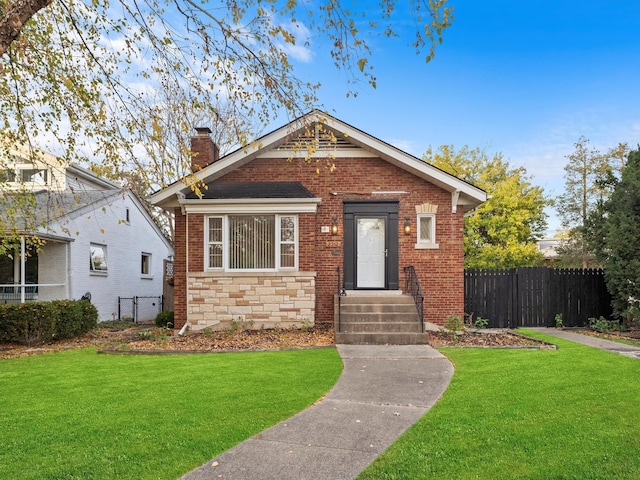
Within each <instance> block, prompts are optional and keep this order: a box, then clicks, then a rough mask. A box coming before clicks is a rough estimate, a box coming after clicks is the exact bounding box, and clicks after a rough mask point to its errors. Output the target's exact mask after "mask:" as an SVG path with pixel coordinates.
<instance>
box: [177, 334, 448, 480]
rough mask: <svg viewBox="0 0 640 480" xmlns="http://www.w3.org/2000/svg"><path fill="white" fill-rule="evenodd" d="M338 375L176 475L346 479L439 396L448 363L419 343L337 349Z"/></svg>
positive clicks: (445, 383) (197, 478)
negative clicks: (311, 397)
mask: <svg viewBox="0 0 640 480" xmlns="http://www.w3.org/2000/svg"><path fill="white" fill-rule="evenodd" d="M337 348H338V352H339V353H340V356H341V357H342V361H343V363H344V370H343V372H342V375H341V377H340V379H339V380H338V382H337V383H336V385H335V386H334V387H333V389H332V390H331V391H330V392H329V394H328V395H327V396H326V397H325V398H324V399H323V400H322V401H320V402H319V403H317V404H315V405H313V406H312V407H310V408H308V409H306V410H304V411H303V412H301V413H299V414H297V415H295V416H294V417H292V418H290V419H288V420H285V421H284V422H281V423H279V424H277V425H275V426H273V427H271V428H269V429H268V430H265V431H264V432H262V433H261V434H258V435H256V436H255V437H253V438H250V439H249V440H246V441H244V442H242V443H241V444H239V445H237V446H235V447H233V448H231V449H230V450H227V451H226V452H224V453H222V454H221V455H220V456H218V457H216V458H214V459H213V460H211V461H209V462H207V463H206V464H204V465H202V466H201V467H199V468H197V469H196V470H193V471H192V472H190V473H188V474H186V475H184V476H183V477H181V478H182V479H188V480H205V479H226V480H230V479H235V480H238V479H243V480H260V479H265V480H266V479H269V480H272V479H276V478H277V479H279V480H305V479H308V480H311V479H313V480H322V479H331V480H337V479H352V478H355V477H356V476H357V475H358V474H359V473H360V472H361V471H362V470H364V468H365V467H366V466H367V465H369V464H370V463H371V462H372V461H373V460H374V459H375V458H376V457H377V456H378V455H379V454H380V453H382V452H383V451H384V450H385V449H386V448H387V447H388V446H389V445H390V444H391V443H393V442H394V441H395V440H396V439H397V438H398V437H399V436H400V435H401V434H402V433H403V432H404V431H405V430H406V429H407V428H409V427H410V426H411V425H413V424H414V423H415V422H416V421H417V420H418V419H419V418H420V417H421V416H422V415H424V414H425V412H426V411H427V410H428V409H429V408H430V407H431V406H432V405H433V404H434V403H435V402H436V401H437V400H438V399H439V398H440V396H441V395H442V394H443V393H444V391H445V390H446V388H447V386H448V385H449V381H450V380H451V376H452V375H453V366H452V365H451V363H450V362H449V361H448V360H447V359H446V357H445V356H444V355H442V354H440V353H439V352H437V351H436V350H435V349H434V348H432V347H429V346H427V345H406V346H405V345H338V347H337Z"/></svg>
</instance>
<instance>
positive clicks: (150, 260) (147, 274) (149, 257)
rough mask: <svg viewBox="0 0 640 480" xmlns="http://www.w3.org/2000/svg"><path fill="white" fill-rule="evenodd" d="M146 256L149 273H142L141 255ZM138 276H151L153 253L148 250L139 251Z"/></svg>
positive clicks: (147, 277) (149, 277)
mask: <svg viewBox="0 0 640 480" xmlns="http://www.w3.org/2000/svg"><path fill="white" fill-rule="evenodd" d="M143 256H147V258H148V259H149V261H148V267H149V273H142V257H143ZM140 278H145V279H152V278H153V255H152V254H151V253H149V252H141V253H140Z"/></svg>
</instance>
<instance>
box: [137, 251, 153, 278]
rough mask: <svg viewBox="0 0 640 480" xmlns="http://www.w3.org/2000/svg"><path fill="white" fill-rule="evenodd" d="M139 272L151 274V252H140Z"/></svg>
mask: <svg viewBox="0 0 640 480" xmlns="http://www.w3.org/2000/svg"><path fill="white" fill-rule="evenodd" d="M140 273H141V274H142V275H151V254H150V253H144V252H142V255H141V256H140Z"/></svg>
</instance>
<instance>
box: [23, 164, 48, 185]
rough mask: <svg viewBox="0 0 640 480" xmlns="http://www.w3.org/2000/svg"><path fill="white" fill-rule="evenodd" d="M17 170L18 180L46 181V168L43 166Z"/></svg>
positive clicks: (29, 181)
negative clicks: (18, 173)
mask: <svg viewBox="0 0 640 480" xmlns="http://www.w3.org/2000/svg"><path fill="white" fill-rule="evenodd" d="M19 172H20V180H21V181H23V182H25V183H47V170H46V169H44V168H41V169H35V168H25V169H21V170H19Z"/></svg>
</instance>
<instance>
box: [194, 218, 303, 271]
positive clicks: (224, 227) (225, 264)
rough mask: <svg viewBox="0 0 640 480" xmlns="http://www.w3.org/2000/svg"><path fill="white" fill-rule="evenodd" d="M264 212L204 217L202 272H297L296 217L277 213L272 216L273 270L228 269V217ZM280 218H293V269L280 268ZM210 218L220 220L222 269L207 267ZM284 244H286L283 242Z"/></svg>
mask: <svg viewBox="0 0 640 480" xmlns="http://www.w3.org/2000/svg"><path fill="white" fill-rule="evenodd" d="M265 214H266V213H265V212H255V211H254V212H251V213H249V212H234V213H229V214H227V215H207V216H205V217H204V232H205V234H204V235H203V237H204V238H203V240H204V255H203V257H204V270H205V271H206V272H221V271H224V272H233V273H241V272H249V273H251V272H254V273H259V272H279V271H283V272H294V271H297V270H298V265H299V258H298V256H299V252H300V248H299V238H300V236H299V229H298V215H297V214H295V213H279V214H273V215H274V216H275V227H276V232H275V233H276V244H275V252H274V253H275V259H276V266H275V268H259V269H258V268H256V269H246V268H245V269H239V268H238V269H236V268H229V221H228V219H229V215H265ZM282 217H291V218H293V224H294V235H295V241H294V242H293V243H294V255H295V257H294V266H293V267H282V266H281V265H280V262H281V254H280V250H281V244H282V240H281V238H282V237H281V234H280V228H281V221H280V219H281V218H282ZM210 218H222V267H210V266H209V219H210ZM285 243H286V242H285Z"/></svg>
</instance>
